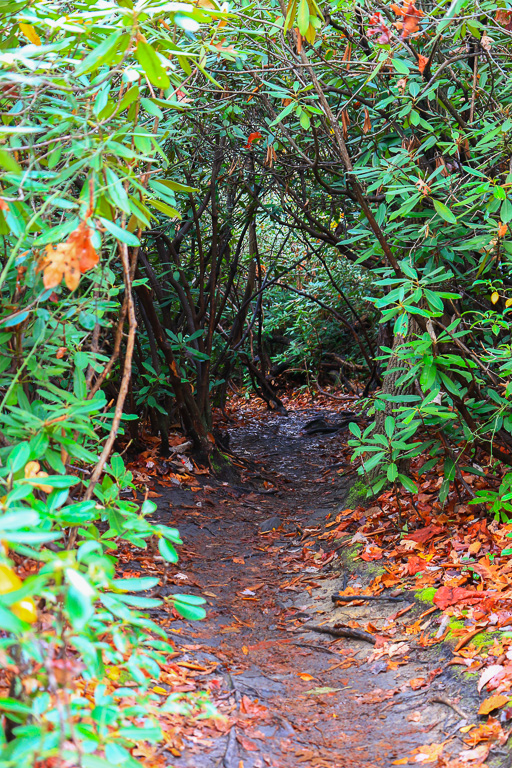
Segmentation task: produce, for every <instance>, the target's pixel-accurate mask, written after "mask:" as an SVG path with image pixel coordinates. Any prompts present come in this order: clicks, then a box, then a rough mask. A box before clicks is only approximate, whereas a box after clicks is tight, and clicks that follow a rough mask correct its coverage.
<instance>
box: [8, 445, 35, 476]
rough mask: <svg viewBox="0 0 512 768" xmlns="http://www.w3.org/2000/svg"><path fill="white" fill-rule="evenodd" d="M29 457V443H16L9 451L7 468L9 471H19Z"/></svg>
mask: <svg viewBox="0 0 512 768" xmlns="http://www.w3.org/2000/svg"><path fill="white" fill-rule="evenodd" d="M29 459H30V445H29V444H28V443H18V445H15V446H14V448H13V449H12V451H11V452H10V453H9V457H8V459H7V469H8V470H9V471H10V472H19V471H20V469H23V467H24V466H25V464H26V463H27V461H28V460H29Z"/></svg>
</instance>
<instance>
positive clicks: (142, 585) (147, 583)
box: [112, 576, 159, 592]
mask: <svg viewBox="0 0 512 768" xmlns="http://www.w3.org/2000/svg"><path fill="white" fill-rule="evenodd" d="M158 583H159V579H158V578H157V577H156V576H142V577H141V578H139V579H137V578H133V579H114V581H113V582H112V586H113V587H115V589H119V590H123V591H126V592H143V591H145V590H146V589H153V587H156V585H157V584H158Z"/></svg>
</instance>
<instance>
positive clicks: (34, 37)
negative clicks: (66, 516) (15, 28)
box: [19, 22, 41, 45]
mask: <svg viewBox="0 0 512 768" xmlns="http://www.w3.org/2000/svg"><path fill="white" fill-rule="evenodd" d="M19 27H20V29H21V31H22V32H23V34H24V35H25V37H26V38H27V39H28V40H30V42H31V43H34V45H41V38H40V37H39V35H38V34H37V32H36V31H35V29H34V27H33V26H32V24H23V22H20V24H19Z"/></svg>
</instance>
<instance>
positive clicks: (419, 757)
mask: <svg viewBox="0 0 512 768" xmlns="http://www.w3.org/2000/svg"><path fill="white" fill-rule="evenodd" d="M445 744H446V741H443V742H441V744H424V745H423V746H422V747H417V749H414V750H413V752H412V754H413V755H414V762H415V763H423V764H424V763H435V762H437V760H438V758H439V757H440V756H441V754H442V752H443V749H444V746H445Z"/></svg>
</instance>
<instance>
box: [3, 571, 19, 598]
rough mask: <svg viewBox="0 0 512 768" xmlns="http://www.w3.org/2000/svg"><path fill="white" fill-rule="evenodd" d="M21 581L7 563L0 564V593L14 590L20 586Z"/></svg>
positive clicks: (4, 593)
mask: <svg viewBox="0 0 512 768" xmlns="http://www.w3.org/2000/svg"><path fill="white" fill-rule="evenodd" d="M21 584H22V581H21V579H20V577H19V576H18V574H16V573H14V571H13V570H12V568H9V566H8V565H0V595H6V594H7V593H8V592H14V591H15V590H16V589H19V588H20V587H21Z"/></svg>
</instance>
